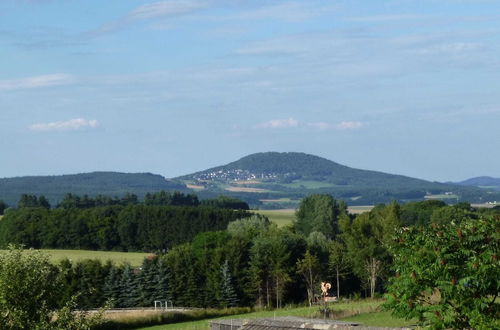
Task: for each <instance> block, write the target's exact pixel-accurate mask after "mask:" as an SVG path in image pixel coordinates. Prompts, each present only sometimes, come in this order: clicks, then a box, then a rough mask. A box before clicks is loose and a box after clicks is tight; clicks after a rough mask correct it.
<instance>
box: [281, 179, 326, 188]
mask: <svg viewBox="0 0 500 330" xmlns="http://www.w3.org/2000/svg"><path fill="white" fill-rule="evenodd" d="M282 185H283V186H286V187H290V188H302V187H303V188H305V189H320V188H329V187H334V186H335V185H334V184H333V183H328V182H321V181H307V180H304V181H302V180H297V181H294V182H292V183H286V184H282Z"/></svg>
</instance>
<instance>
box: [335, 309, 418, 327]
mask: <svg viewBox="0 0 500 330" xmlns="http://www.w3.org/2000/svg"><path fill="white" fill-rule="evenodd" d="M342 320H343V321H349V322H356V323H361V324H363V325H368V326H373V327H409V326H414V325H415V324H416V323H417V321H416V320H408V321H407V320H402V319H398V318H395V317H394V316H392V315H391V312H385V311H384V312H373V313H364V314H359V315H354V316H350V317H346V318H344V319H342Z"/></svg>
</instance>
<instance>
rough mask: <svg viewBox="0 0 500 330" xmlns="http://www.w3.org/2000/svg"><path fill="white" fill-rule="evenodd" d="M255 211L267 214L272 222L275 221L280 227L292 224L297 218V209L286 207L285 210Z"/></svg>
mask: <svg viewBox="0 0 500 330" xmlns="http://www.w3.org/2000/svg"><path fill="white" fill-rule="evenodd" d="M254 212H255V213H258V214H262V215H265V216H266V217H268V218H269V220H271V221H272V222H274V223H275V224H276V225H278V227H283V226H287V225H291V224H292V222H293V220H294V219H295V210H293V209H285V210H257V211H254Z"/></svg>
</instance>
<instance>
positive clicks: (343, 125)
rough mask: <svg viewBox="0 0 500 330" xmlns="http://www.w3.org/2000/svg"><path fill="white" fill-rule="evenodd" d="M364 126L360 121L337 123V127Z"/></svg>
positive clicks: (353, 127)
mask: <svg viewBox="0 0 500 330" xmlns="http://www.w3.org/2000/svg"><path fill="white" fill-rule="evenodd" d="M362 126H364V124H363V123H362V122H360V121H341V122H340V123H338V124H337V125H335V128H336V129H358V128H361V127H362Z"/></svg>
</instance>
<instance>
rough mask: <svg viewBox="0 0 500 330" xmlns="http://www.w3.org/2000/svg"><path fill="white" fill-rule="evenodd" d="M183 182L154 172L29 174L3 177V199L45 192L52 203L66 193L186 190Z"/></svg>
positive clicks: (10, 200) (0, 193)
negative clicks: (168, 178) (174, 180)
mask: <svg viewBox="0 0 500 330" xmlns="http://www.w3.org/2000/svg"><path fill="white" fill-rule="evenodd" d="M185 188H186V187H185V186H184V185H183V184H179V183H176V182H173V181H170V180H167V179H165V178H164V177H163V176H161V175H157V174H151V173H118V172H92V173H82V174H71V175H57V176H25V177H16V178H4V179H0V200H4V201H5V202H6V203H7V204H9V205H15V204H16V203H17V201H18V200H19V196H20V195H21V194H33V195H45V197H47V198H48V199H49V200H50V201H51V202H58V201H60V200H61V199H62V198H63V196H64V195H65V194H66V193H73V194H77V195H89V196H95V195H108V196H121V195H123V194H125V193H134V194H136V195H138V196H139V197H141V196H144V195H145V194H146V193H148V192H155V191H161V190H180V191H182V190H185Z"/></svg>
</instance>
